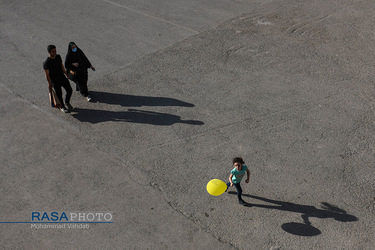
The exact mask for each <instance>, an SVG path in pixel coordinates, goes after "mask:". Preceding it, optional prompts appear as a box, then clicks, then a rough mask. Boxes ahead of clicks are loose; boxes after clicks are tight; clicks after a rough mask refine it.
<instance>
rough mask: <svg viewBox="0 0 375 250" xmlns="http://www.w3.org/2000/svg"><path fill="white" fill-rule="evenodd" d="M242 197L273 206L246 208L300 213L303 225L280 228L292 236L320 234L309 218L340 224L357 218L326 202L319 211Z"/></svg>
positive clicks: (308, 207)
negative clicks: (331, 220)
mask: <svg viewBox="0 0 375 250" xmlns="http://www.w3.org/2000/svg"><path fill="white" fill-rule="evenodd" d="M228 193H230V194H236V192H232V191H231V192H228ZM242 195H243V196H246V197H250V198H253V199H257V200H260V201H264V202H268V203H271V204H274V205H268V204H255V203H247V206H248V207H260V208H267V209H277V210H281V211H287V212H294V213H301V217H302V219H303V220H304V223H295V222H289V223H285V224H283V225H282V226H281V228H282V229H283V230H284V231H286V232H288V233H291V234H294V235H299V236H316V235H319V234H321V231H320V230H319V229H318V228H316V227H313V226H312V224H311V222H310V221H309V218H311V217H316V218H321V219H327V218H333V219H335V220H337V221H341V222H353V221H358V218H357V217H355V216H354V215H350V214H348V213H347V212H346V211H345V210H343V209H340V208H338V207H336V206H334V205H331V204H329V203H327V202H322V203H321V204H322V207H321V209H319V208H316V207H314V206H308V205H299V204H295V203H291V202H284V201H277V200H271V199H267V198H264V197H259V196H255V195H249V194H242Z"/></svg>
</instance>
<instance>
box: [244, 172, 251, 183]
mask: <svg viewBox="0 0 375 250" xmlns="http://www.w3.org/2000/svg"><path fill="white" fill-rule="evenodd" d="M246 174H247V179H246V181H245V182H246V183H249V180H250V171H249V169H246Z"/></svg>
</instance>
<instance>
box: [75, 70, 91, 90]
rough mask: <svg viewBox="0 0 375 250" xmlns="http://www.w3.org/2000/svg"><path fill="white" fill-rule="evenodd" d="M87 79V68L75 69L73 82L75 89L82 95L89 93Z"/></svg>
mask: <svg viewBox="0 0 375 250" xmlns="http://www.w3.org/2000/svg"><path fill="white" fill-rule="evenodd" d="M87 80H88V74H87V70H86V71H77V76H76V78H75V79H74V82H75V84H76V90H77V91H79V92H80V93H81V95H82V96H83V97H87V96H88V95H89V90H88V88H87Z"/></svg>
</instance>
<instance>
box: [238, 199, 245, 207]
mask: <svg viewBox="0 0 375 250" xmlns="http://www.w3.org/2000/svg"><path fill="white" fill-rule="evenodd" d="M238 203H240V204H241V205H242V206H246V202H245V201H244V200H240V201H239V202H238Z"/></svg>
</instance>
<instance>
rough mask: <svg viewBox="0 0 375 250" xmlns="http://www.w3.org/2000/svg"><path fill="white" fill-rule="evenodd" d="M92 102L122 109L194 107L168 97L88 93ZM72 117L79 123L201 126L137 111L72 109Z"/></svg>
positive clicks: (193, 122)
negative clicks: (112, 122)
mask: <svg viewBox="0 0 375 250" xmlns="http://www.w3.org/2000/svg"><path fill="white" fill-rule="evenodd" d="M90 95H91V97H92V100H93V102H99V103H105V104H110V105H119V106H122V107H142V106H180V107H189V108H191V107H194V104H191V103H188V102H184V101H180V100H177V99H174V98H169V97H152V96H135V95H126V94H115V93H108V92H98V91H90ZM72 116H73V117H74V118H76V119H77V120H79V121H81V122H89V123H93V124H95V123H100V122H106V121H115V122H132V123H141V124H152V125H160V126H170V125H173V124H175V123H184V124H189V125H203V124H204V123H203V122H201V121H196V120H182V119H181V117H180V116H177V115H172V114H167V113H159V112H151V111H144V110H137V109H127V110H126V111H109V110H94V109H80V108H74V109H73V110H72Z"/></svg>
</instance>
